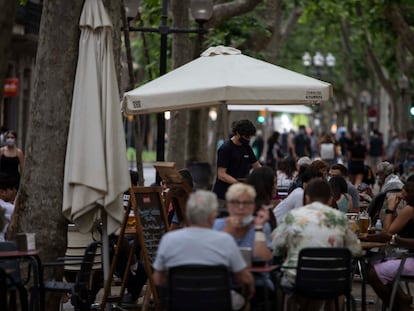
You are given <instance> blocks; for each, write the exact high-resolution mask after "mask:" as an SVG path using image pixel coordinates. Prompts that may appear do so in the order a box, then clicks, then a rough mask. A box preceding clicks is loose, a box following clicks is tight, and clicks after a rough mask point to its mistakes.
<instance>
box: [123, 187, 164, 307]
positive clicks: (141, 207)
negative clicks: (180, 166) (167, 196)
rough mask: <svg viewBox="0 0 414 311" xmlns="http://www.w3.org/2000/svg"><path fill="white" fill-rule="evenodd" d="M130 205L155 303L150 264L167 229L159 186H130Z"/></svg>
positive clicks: (155, 297)
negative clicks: (133, 213)
mask: <svg viewBox="0 0 414 311" xmlns="http://www.w3.org/2000/svg"><path fill="white" fill-rule="evenodd" d="M129 191H130V194H131V196H130V199H131V205H132V208H133V210H134V212H135V219H136V234H137V236H138V238H139V241H140V244H141V252H142V258H143V262H144V267H145V271H146V272H147V275H148V276H149V277H148V282H149V286H150V289H151V292H152V295H153V299H154V303H155V305H159V303H160V300H159V297H158V293H157V290H156V286H155V284H154V281H153V279H152V277H150V276H151V275H152V264H153V263H154V260H155V257H156V255H157V249H158V245H159V243H160V240H161V238H162V236H163V235H164V233H166V232H167V231H168V221H167V214H166V211H165V206H164V201H163V198H162V188H161V187H132V188H130V190H129Z"/></svg>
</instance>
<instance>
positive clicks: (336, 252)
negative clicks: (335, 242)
mask: <svg viewBox="0 0 414 311" xmlns="http://www.w3.org/2000/svg"><path fill="white" fill-rule="evenodd" d="M285 268H290V267H285ZM295 269H296V271H297V273H296V281H295V285H294V287H293V289H286V290H285V292H289V293H291V294H296V295H299V296H301V297H304V298H307V299H309V300H326V299H335V308H336V310H339V296H341V295H345V297H346V309H347V310H348V311H349V310H351V302H352V300H353V298H352V295H351V292H352V275H353V268H352V254H351V252H350V250H349V249H347V248H329V247H320V248H304V249H302V250H301V251H300V252H299V260H298V265H297V267H295Z"/></svg>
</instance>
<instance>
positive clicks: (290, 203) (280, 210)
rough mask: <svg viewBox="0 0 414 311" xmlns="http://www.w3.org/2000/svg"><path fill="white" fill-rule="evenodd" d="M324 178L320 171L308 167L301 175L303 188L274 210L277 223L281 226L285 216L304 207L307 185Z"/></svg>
mask: <svg viewBox="0 0 414 311" xmlns="http://www.w3.org/2000/svg"><path fill="white" fill-rule="evenodd" d="M315 177H319V178H322V174H321V172H320V171H318V170H315V169H313V168H310V167H307V168H306V169H305V171H304V172H303V174H302V175H301V181H302V183H301V186H300V187H297V188H296V189H295V190H293V191H292V192H291V193H289V195H288V196H287V197H286V198H284V199H283V200H282V201H280V203H279V204H278V205H276V207H275V208H274V209H273V213H274V214H275V217H276V220H277V223H278V224H280V223H282V222H283V221H284V220H285V216H286V215H287V213H289V212H290V211H291V210H293V209H295V208H298V207H301V206H303V193H304V191H305V189H306V186H307V184H308V183H309V181H310V180H311V179H312V178H315Z"/></svg>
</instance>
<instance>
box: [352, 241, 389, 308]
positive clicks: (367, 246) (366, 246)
mask: <svg viewBox="0 0 414 311" xmlns="http://www.w3.org/2000/svg"><path fill="white" fill-rule="evenodd" d="M387 245H388V244H387V243H383V242H369V241H361V247H362V249H363V250H364V254H363V255H362V256H360V257H357V258H356V262H357V265H358V266H359V269H360V273H361V311H366V305H367V293H366V283H367V274H366V273H367V271H366V270H367V269H366V265H367V260H368V258H369V257H368V256H367V251H369V250H372V249H374V248H378V249H380V250H383V249H384V248H385V247H386V246H387Z"/></svg>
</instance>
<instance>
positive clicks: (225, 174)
mask: <svg viewBox="0 0 414 311" xmlns="http://www.w3.org/2000/svg"><path fill="white" fill-rule="evenodd" d="M255 134H256V128H255V126H254V125H253V123H252V122H251V121H249V120H239V121H236V122H234V123H233V128H232V137H231V138H230V140H228V141H226V142H224V143H223V145H221V146H220V148H219V149H218V151H217V177H216V182H215V184H214V188H213V191H214V192H215V193H216V194H217V197H218V199H219V210H223V209H225V194H226V191H227V189H228V188H229V186H230V185H231V184H235V183H237V182H240V181H243V180H244V179H245V178H246V177H247V175H248V174H249V172H250V170H251V169H252V168H257V167H260V166H261V164H260V163H259V161H258V160H257V159H256V156H255V155H254V152H253V149H252V147H251V146H250V138H251V137H252V136H254V135H255Z"/></svg>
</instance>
